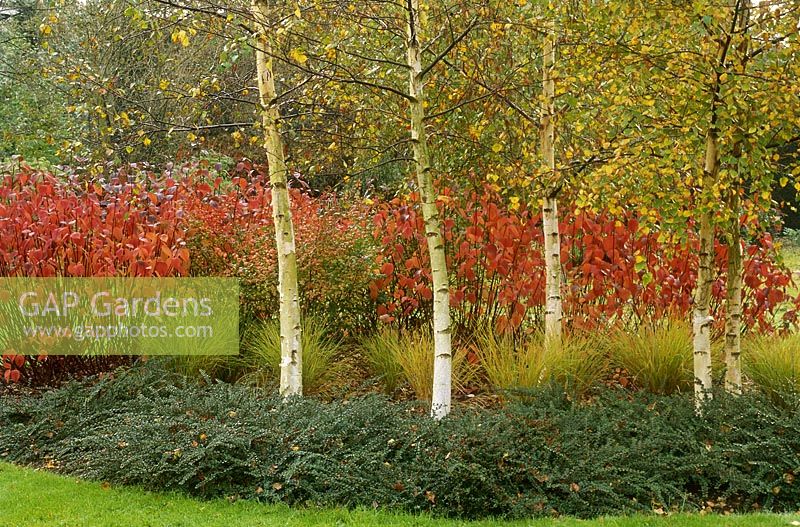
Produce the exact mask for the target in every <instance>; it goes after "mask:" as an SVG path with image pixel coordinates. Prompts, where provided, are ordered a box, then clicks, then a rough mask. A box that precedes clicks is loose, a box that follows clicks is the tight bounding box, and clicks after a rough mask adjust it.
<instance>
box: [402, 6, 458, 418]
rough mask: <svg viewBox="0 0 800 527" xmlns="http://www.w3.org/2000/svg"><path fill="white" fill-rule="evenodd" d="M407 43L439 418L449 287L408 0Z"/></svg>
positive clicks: (446, 399) (414, 20) (446, 365)
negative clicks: (430, 289) (428, 267)
mask: <svg viewBox="0 0 800 527" xmlns="http://www.w3.org/2000/svg"><path fill="white" fill-rule="evenodd" d="M406 8H407V10H408V28H407V29H408V42H407V58H408V66H409V69H410V80H409V91H408V94H409V97H410V105H411V112H410V113H411V142H412V145H413V149H414V162H415V163H414V164H415V167H416V173H417V184H418V185H419V191H420V199H421V200H422V215H423V218H424V220H425V236H426V238H427V240H428V253H429V254H430V260H431V275H432V277H433V338H434V355H433V396H432V400H431V416H432V417H433V418H434V419H441V418H442V417H444V416H446V415H447V414H448V413H450V399H451V377H452V356H453V355H452V348H451V342H450V289H449V287H450V286H449V281H448V277H447V261H446V259H445V252H444V237H443V236H442V221H441V218H440V216H439V209H438V208H437V207H436V196H437V194H436V191H435V189H434V187H433V176H432V174H431V167H430V158H429V155H428V139H427V135H426V134H425V97H424V93H423V85H424V79H423V78H422V50H421V47H420V43H419V34H420V27H421V26H420V21H419V12H420V11H419V0H407V6H406Z"/></svg>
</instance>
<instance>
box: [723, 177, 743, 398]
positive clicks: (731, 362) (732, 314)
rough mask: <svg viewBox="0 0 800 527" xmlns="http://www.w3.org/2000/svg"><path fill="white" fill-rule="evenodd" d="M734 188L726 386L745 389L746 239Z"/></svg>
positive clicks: (735, 391)
mask: <svg viewBox="0 0 800 527" xmlns="http://www.w3.org/2000/svg"><path fill="white" fill-rule="evenodd" d="M737 190H738V189H737V188H734V190H733V191H734V195H733V196H732V197H731V199H730V202H729V207H730V210H731V214H732V215H733V216H732V218H731V220H730V227H729V229H730V232H729V233H728V239H729V245H728V283H727V295H726V299H725V302H726V303H725V305H726V307H727V319H726V320H725V389H726V390H727V391H728V392H729V393H733V394H737V395H739V394H741V393H742V368H741V361H740V360H739V357H740V355H741V341H742V241H741V232H740V230H739V229H740V227H739V213H740V211H739V208H740V203H739V201H740V200H739V194H738V191H737Z"/></svg>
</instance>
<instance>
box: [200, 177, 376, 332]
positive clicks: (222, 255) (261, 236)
mask: <svg viewBox="0 0 800 527" xmlns="http://www.w3.org/2000/svg"><path fill="white" fill-rule="evenodd" d="M236 170H237V175H236V176H235V177H233V178H232V179H231V184H230V185H220V184H217V185H216V186H215V188H214V189H209V192H207V193H195V194H193V195H192V196H191V197H190V198H189V199H187V201H186V204H185V208H186V212H187V219H188V225H189V236H190V242H189V246H190V250H191V254H192V268H191V273H192V274H196V275H219V276H235V277H238V278H239V279H240V287H241V292H242V299H241V302H242V314H243V315H244V316H245V317H246V318H249V317H254V318H260V319H265V318H273V317H277V314H278V291H277V283H278V279H277V259H276V248H275V231H274V226H273V223H272V208H271V205H270V203H271V192H270V188H269V184H268V180H267V178H266V176H265V174H264V172H263V168H262V167H258V166H253V165H252V164H250V163H249V162H241V163H239V165H238V166H237V168H236ZM291 206H292V217H293V221H294V227H295V238H296V247H297V264H298V281H299V287H300V292H301V299H300V306H301V308H302V309H303V311H304V312H306V313H313V314H316V315H320V316H321V317H323V318H327V319H329V320H334V319H335V321H336V326H337V327H338V328H340V329H343V330H347V331H349V330H355V329H359V328H363V327H365V326H368V325H371V324H372V323H373V321H374V304H373V303H372V302H371V301H370V300H369V297H368V294H367V290H368V286H369V282H370V280H371V278H372V275H371V271H372V270H371V261H372V258H373V255H374V250H375V249H374V243H373V242H372V240H371V238H370V236H369V232H368V229H367V228H366V227H365V226H366V223H367V219H366V212H365V211H364V210H363V208H362V207H358V206H354V205H350V204H345V203H342V202H340V201H339V200H338V199H336V198H335V197H331V196H322V197H312V196H310V195H309V194H307V193H304V192H302V191H300V190H298V189H292V190H291Z"/></svg>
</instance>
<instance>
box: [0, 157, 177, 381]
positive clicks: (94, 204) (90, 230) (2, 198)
mask: <svg viewBox="0 0 800 527" xmlns="http://www.w3.org/2000/svg"><path fill="white" fill-rule="evenodd" d="M183 188H184V187H183V185H179V184H178V183H176V182H175V181H173V180H171V179H166V180H164V181H163V182H162V183H160V184H158V183H156V181H154V180H146V181H142V182H128V181H127V179H126V177H125V176H124V174H122V173H121V174H120V176H118V177H116V178H114V179H112V180H110V181H108V182H101V181H97V182H84V181H79V180H77V179H69V180H64V179H58V178H56V177H54V176H52V175H50V174H45V173H40V172H34V171H32V170H30V169H28V168H23V170H22V171H21V172H19V173H17V174H6V175H3V176H1V177H0V276H5V277H14V276H25V277H47V276H180V275H184V274H186V272H187V270H188V267H189V251H188V249H186V247H185V241H184V231H183V229H182V227H181V216H182V212H181V204H180V201H181V200H180V193H181V192H182V189H183ZM44 360H46V358H45V357H39V358H38V359H37V362H42V361H44ZM25 364H26V359H25V358H24V357H23V356H21V355H14V354H10V353H7V354H5V355H3V357H2V361H0V366H2V370H3V378H4V380H5V381H6V382H15V381H17V380H19V378H20V368H22V367H23V366H24V365H25Z"/></svg>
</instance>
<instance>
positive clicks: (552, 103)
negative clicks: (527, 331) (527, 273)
mask: <svg viewBox="0 0 800 527" xmlns="http://www.w3.org/2000/svg"><path fill="white" fill-rule="evenodd" d="M555 28H556V25H555V21H554V20H551V21H550V23H549V24H548V25H547V33H546V34H545V37H544V49H543V51H544V53H543V64H542V94H543V97H542V114H541V115H542V124H541V149H542V158H543V160H544V163H545V165H546V170H547V171H548V173H549V174H548V175H549V178H550V180H551V183H550V185H548V186H545V195H544V199H543V204H542V228H543V229H544V257H545V302H546V304H545V325H544V327H545V332H544V335H545V345H546V347H547V349H548V350H551V351H552V350H555V349H557V348H558V347H560V346H561V318H562V304H561V234H560V232H559V229H558V198H557V196H558V190H559V189H558V188H557V187H556V188H554V187H553V185H555V181H556V150H555V137H556V133H555V118H556V86H555V65H556V32H555Z"/></svg>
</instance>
